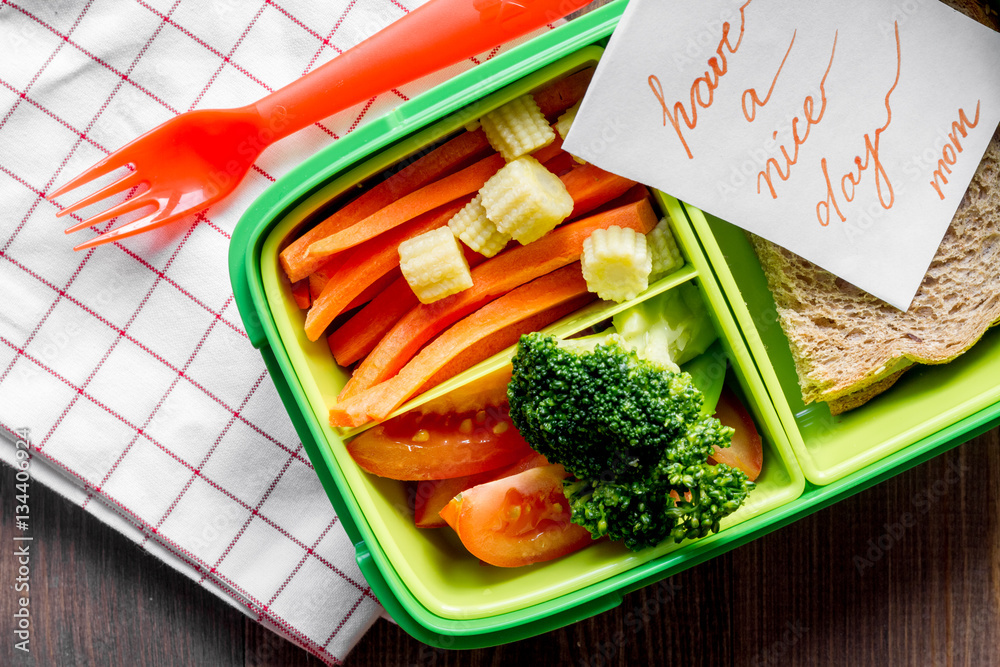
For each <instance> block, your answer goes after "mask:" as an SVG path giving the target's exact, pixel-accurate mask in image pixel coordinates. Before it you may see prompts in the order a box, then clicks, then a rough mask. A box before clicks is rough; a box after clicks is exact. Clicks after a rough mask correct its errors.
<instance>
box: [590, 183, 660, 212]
mask: <svg viewBox="0 0 1000 667" xmlns="http://www.w3.org/2000/svg"><path fill="white" fill-rule="evenodd" d="M643 199H650V194H649V188H647V187H646V186H645V185H642V184H641V183H637V184H635V185H633V186H632V187H630V188H629V189H628V190H626V191H625V194H623V195H621V196H619V197H615V198H614V199H612V200H611V201H609V202H608V203H606V204H601V205H600V206H598V207H597V208H595V209H594V210H593V211H591V215H593V214H595V213H603V212H604V211H610V210H611V209H613V208H618V207H619V206H627V205H628V204H634V203H636V202H637V201H642V200H643Z"/></svg>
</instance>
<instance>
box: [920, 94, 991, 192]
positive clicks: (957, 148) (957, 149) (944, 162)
mask: <svg viewBox="0 0 1000 667" xmlns="http://www.w3.org/2000/svg"><path fill="white" fill-rule="evenodd" d="M981 102H982V100H976V117H975V119H974V120H969V117H968V116H966V115H965V109H959V110H958V120H955V121H952V122H951V132H950V133H949V134H948V143H946V144H945V145H944V148H942V149H941V159H940V160H938V166H937V169H935V170H934V180H933V181H931V187H932V188H934V190H935V191H936V192H937V193H938V197H940V198H941V199H944V192H943V191H942V190H941V186H942V185H948V177H947V176H946V175H945V172H947V173H949V174H950V173H951V165H953V164H955V162H956V161H957V160H958V153H961V152H962V142H961V141H959V140H958V135H959V133H961V134H962V138H963V139H965V137H966V136H967V135H968V134H969V129H970V128H974V127H975V126H976V125H979V105H980V103H981ZM949 149H950V150H951V154H950V155H949V153H948V151H949ZM939 181H940V182H939Z"/></svg>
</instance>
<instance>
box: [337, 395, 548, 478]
mask: <svg viewBox="0 0 1000 667" xmlns="http://www.w3.org/2000/svg"><path fill="white" fill-rule="evenodd" d="M347 451H348V452H349V453H350V454H351V456H352V457H353V458H354V460H355V462H357V464H358V465H359V466H361V467H362V468H363V469H365V470H367V471H368V472H370V473H372V474H374V475H379V476H380V477H389V478H391V479H399V480H411V481H418V480H426V479H451V478H453V477H464V476H466V475H475V474H476V473H481V472H485V471H487V470H493V469H496V468H499V467H501V466H505V465H509V464H511V463H514V462H515V461H517V460H518V459H520V458H522V457H524V456H527V455H528V454H530V453H531V452H532V450H531V448H530V447H529V446H528V443H526V442H525V441H524V438H522V437H521V434H520V433H518V431H517V429H516V428H515V427H514V425H513V424H512V423H511V421H510V408H509V407H508V406H507V405H501V406H497V407H486V408H483V409H482V410H475V411H471V412H465V413H461V414H454V413H452V414H445V415H437V414H426V415H421V414H419V413H417V412H408V413H406V414H404V415H400V416H399V417H396V418H395V419H390V420H389V421H387V422H383V423H382V424H379V425H378V426H375V427H373V428H371V429H370V430H368V431H365V432H364V433H362V434H361V435H359V436H358V437H357V438H355V439H353V440H351V441H350V442H349V443H347Z"/></svg>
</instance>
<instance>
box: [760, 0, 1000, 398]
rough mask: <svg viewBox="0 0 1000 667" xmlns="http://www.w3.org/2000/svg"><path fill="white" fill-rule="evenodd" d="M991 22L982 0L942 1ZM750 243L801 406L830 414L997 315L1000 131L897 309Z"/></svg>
mask: <svg viewBox="0 0 1000 667" xmlns="http://www.w3.org/2000/svg"><path fill="white" fill-rule="evenodd" d="M947 4H949V5H951V6H953V7H955V8H956V9H958V10H959V11H962V12H963V13H965V14H967V15H968V16H971V17H972V18H974V19H976V20H978V21H980V22H981V23H984V24H986V25H989V26H991V27H993V28H994V29H996V28H997V27H998V22H997V14H996V12H995V11H993V10H992V9H991V8H990V7H989V5H987V4H986V3H985V2H976V1H975V0H967V1H964V2H963V1H956V2H948V3H947ZM750 236H751V241H752V243H753V245H754V249H755V250H756V252H757V256H758V257H759V258H760V262H761V266H762V267H763V268H764V272H765V274H766V275H767V280H768V285H769V287H770V288H771V292H772V294H773V295H774V301H775V304H776V306H777V311H778V320H779V322H780V323H781V327H782V329H783V330H784V332H785V335H786V336H787V337H788V341H789V345H790V347H791V351H792V356H793V358H794V359H795V367H796V370H797V371H798V376H799V386H800V387H801V389H802V398H803V399H804V400H805V402H806V403H811V402H813V401H826V402H827V403H829V405H830V411H831V412H832V413H833V414H840V413H841V412H844V411H846V410H851V409H853V408H856V407H858V406H859V405H861V404H863V403H865V402H866V401H868V400H869V399H871V398H872V397H873V396H875V395H877V394H879V393H881V392H883V391H885V390H886V389H888V388H889V387H891V386H892V384H893V383H894V382H895V381H896V380H897V379H898V378H899V377H900V376H901V375H902V374H903V372H905V371H906V370H907V369H908V368H909V367H911V366H912V364H913V363H923V364H939V363H945V362H948V361H951V360H952V359H954V358H955V357H956V356H958V355H960V354H961V353H963V352H965V351H966V350H968V349H969V348H970V347H971V346H972V345H973V344H974V343H975V342H976V341H977V340H979V338H980V337H981V336H982V335H983V333H984V332H985V331H986V330H987V329H988V328H990V327H991V326H992V325H993V324H996V323H997V321H998V320H1000V130H998V131H997V133H996V134H994V135H993V139H992V141H991V142H990V145H989V147H988V148H987V150H986V154H985V155H984V157H983V160H982V162H981V163H980V165H979V169H978V171H977V172H976V175H975V177H973V179H972V183H971V184H970V185H969V189H968V190H967V191H966V193H965V197H964V198H963V200H962V203H961V204H960V205H959V207H958V211H957V212H956V213H955V217H954V219H953V220H952V223H951V226H950V227H949V229H948V231H947V233H946V234H945V236H944V240H943V241H942V242H941V246H940V248H939V249H938V253H937V255H936V256H935V257H934V260H933V261H932V262H931V266H930V268H929V269H928V271H927V275H926V276H925V277H924V281H923V283H922V284H921V286H920V289H919V291H918V292H917V295H916V297H915V298H914V299H913V303H912V305H911V306H910V308H909V310H907V311H906V312H905V313H904V312H901V311H899V310H897V309H895V308H893V307H892V306H890V305H889V304H887V303H885V302H884V301H881V300H880V299H877V298H876V297H873V296H871V295H870V294H868V293H867V292H863V291H862V290H860V289H858V288H856V287H854V286H853V285H850V284H848V283H846V282H845V281H843V280H841V279H839V278H837V277H836V276H834V275H833V274H831V273H829V272H827V271H825V270H823V269H821V268H819V267H818V266H816V265H815V264H813V263H811V262H808V261H806V260H804V259H802V258H801V257H799V256H798V255H796V254H794V253H792V252H789V251H788V250H785V249H784V248H781V247H779V246H776V245H774V244H773V243H770V242H769V241H765V240H764V239H761V238H759V237H756V236H753V235H750Z"/></svg>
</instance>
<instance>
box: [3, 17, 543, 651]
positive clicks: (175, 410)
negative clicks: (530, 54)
mask: <svg viewBox="0 0 1000 667" xmlns="http://www.w3.org/2000/svg"><path fill="white" fill-rule="evenodd" d="M419 4H420V2H419V1H417V2H414V0H405V2H400V1H398V0H333V1H332V2H320V1H318V0H309V1H308V2H305V1H303V2H296V3H286V2H280V1H277V2H276V1H274V0H253V1H244V0H210V1H208V2H204V1H203V2H198V1H196V0H88V1H87V2H68V1H65V0H14V1H11V2H7V1H4V2H3V3H2V4H0V202H2V204H0V211H2V218H0V297H2V301H3V304H2V307H0V433H3V435H5V436H6V438H0V459H2V460H4V461H6V462H7V463H15V462H16V456H17V444H16V440H17V434H18V433H21V434H22V435H24V434H26V435H27V441H29V442H30V454H31V460H30V462H29V463H30V472H31V474H32V475H33V477H34V479H35V480H37V481H38V482H40V483H43V484H46V485H48V486H51V487H52V488H54V489H56V490H57V491H59V492H60V493H62V494H63V495H65V496H67V497H68V498H70V499H71V500H73V501H74V502H78V503H79V504H80V505H81V506H83V507H84V508H85V509H86V510H87V511H88V512H91V513H92V514H94V515H95V516H97V517H99V518H100V519H102V520H103V521H106V522H107V523H109V524H111V525H113V526H114V527H115V528H117V529H118V530H120V531H121V532H122V533H124V534H126V535H127V536H129V538H130V539H133V540H134V541H136V542H137V543H139V544H140V545H141V546H142V547H143V548H144V549H146V550H147V551H149V552H150V553H153V554H155V555H156V556H157V557H159V558H162V559H163V560H164V561H166V562H168V563H170V564H171V565H172V566H173V567H175V568H176V569H177V570H179V571H180V572H183V573H184V574H185V575H187V576H189V577H191V578H192V579H195V580H196V581H198V582H199V583H200V584H202V585H203V586H205V587H206V588H208V589H210V590H212V591H214V592H216V593H217V594H218V595H220V596H221V597H223V598H225V599H227V600H229V601H230V602H231V603H232V604H234V605H236V606H238V607H239V608H241V609H243V610H244V611H245V612H246V613H247V614H249V615H251V616H252V617H253V618H255V619H257V620H259V621H260V622H261V623H263V624H265V625H266V626H267V627H269V628H271V629H273V630H275V631H276V632H279V633H281V634H283V635H284V636H286V637H288V638H290V639H291V640H292V641H294V642H296V643H298V644H299V645H301V646H303V647H304V648H306V649H307V650H309V651H310V652H312V653H314V654H315V655H317V656H319V657H320V658H321V659H322V660H324V661H325V662H327V663H330V664H336V663H338V662H339V661H340V660H341V659H343V657H344V656H345V655H346V654H347V653H348V651H349V650H350V649H351V647H352V646H353V645H354V644H355V643H356V641H357V640H358V638H359V637H360V636H361V635H362V634H363V633H364V632H365V630H366V629H367V628H368V627H370V625H371V624H372V623H373V621H374V620H375V618H376V617H377V616H378V614H379V613H380V607H379V605H378V602H377V601H376V599H375V597H374V596H373V595H372V592H371V590H370V588H369V587H368V585H367V583H366V582H365V581H364V579H363V578H362V576H361V574H360V572H359V571H358V569H357V566H356V564H355V561H354V549H353V547H352V545H351V544H350V542H349V541H348V539H347V537H346V535H345V533H344V532H343V530H342V528H341V527H340V526H339V525H338V523H337V517H336V516H335V515H334V512H333V510H332V508H331V507H330V503H329V501H328V499H327V497H326V494H325V493H324V491H323V489H322V487H321V486H320V483H319V480H318V479H317V477H316V474H315V472H314V471H313V469H312V466H311V465H310V463H309V460H308V459H307V457H306V454H305V452H304V450H303V449H302V446H301V444H300V443H299V441H298V438H297V437H296V434H295V432H294V430H293V429H292V426H291V423H290V421H289V419H288V417H287V415H286V413H285V410H284V408H283V407H282V405H281V402H280V401H279V399H278V396H277V394H276V392H275V390H274V388H273V386H272V384H271V381H270V379H269V378H268V374H267V371H266V370H265V368H264V364H263V361H262V359H261V357H260V355H259V353H258V352H257V351H256V350H254V349H253V348H252V347H251V346H250V344H249V342H248V340H247V336H246V334H245V332H244V330H243V327H242V325H241V322H240V318H239V315H238V314H237V311H236V307H235V305H234V303H233V297H232V290H231V288H230V283H229V275H228V270H227V248H228V244H229V240H230V235H231V233H232V230H233V228H234V227H235V225H236V222H237V220H238V219H239V216H240V214H241V213H242V212H243V211H244V210H245V209H246V208H247V207H248V206H249V205H250V203H251V202H252V201H253V200H254V198H255V197H257V196H258V195H259V194H260V193H261V192H262V191H263V190H264V189H265V188H266V187H267V186H268V185H269V184H271V183H272V182H274V180H275V179H276V178H278V177H280V176H281V175H282V174H284V173H286V172H287V171H289V170H290V169H291V168H292V167H294V166H295V165H296V164H298V163H299V162H300V161H301V160H303V159H304V158H306V157H307V156H309V155H310V154H312V153H314V152H315V151H316V150H318V149H320V148H322V147H324V146H327V145H329V144H330V143H331V142H335V141H336V140H337V138H338V137H341V136H343V135H344V134H346V133H348V132H350V131H351V130H353V129H355V128H356V127H358V126H359V125H361V124H363V123H364V122H365V120H367V119H371V118H377V117H379V116H380V115H382V114H384V113H385V112H387V111H389V110H391V109H392V108H394V107H395V106H397V105H398V104H399V103H400V102H402V101H403V100H406V99H409V98H410V97H412V96H413V95H416V94H417V93H419V92H420V91H422V90H425V89H427V88H429V87H431V86H432V85H433V84H435V83H437V82H440V81H442V80H444V79H446V78H448V77H450V76H453V75H455V74H456V73H458V72H460V71H463V70H465V69H468V68H469V67H473V66H474V65H475V64H476V63H478V62H480V61H482V60H484V59H488V58H491V57H493V56H494V55H496V53H497V52H498V51H499V49H497V50H494V51H493V52H491V53H488V54H483V55H482V56H480V57H478V58H473V59H470V60H469V61H467V62H465V63H462V64H460V65H456V66H455V67H452V68H450V69H448V70H445V71H443V72H441V73H438V74H436V75H432V76H431V77H428V78H426V79H423V80H421V81H418V82H415V83H413V84H410V85H407V86H403V87H401V88H399V89H397V90H393V91H392V92H390V93H387V94H385V95H381V96H379V97H378V98H375V99H373V100H371V101H369V102H368V103H366V104H363V105H360V106H358V107H356V108H353V109H350V110H348V111H345V112H343V113H341V114H338V115H336V116H333V117H331V118H329V119H327V120H325V121H323V122H322V123H318V124H316V125H314V126H312V127H309V128H307V129H305V130H303V131H302V132H300V133H298V134H296V135H294V136H293V137H290V138H288V139H286V140H284V141H282V142H280V143H279V144H277V145H275V146H273V147H271V148H270V149H268V150H267V151H265V153H264V154H263V155H262V156H261V158H260V160H259V161H258V163H257V165H256V166H255V167H254V168H253V169H252V170H251V172H250V173H249V175H248V176H247V178H246V180H245V181H244V183H243V184H242V185H241V186H240V187H239V189H238V190H237V191H236V192H235V193H234V194H233V195H231V196H230V198H229V199H227V200H226V201H224V202H222V203H221V204H219V205H216V206H213V207H212V208H211V209H209V210H208V211H207V212H205V213H204V214H201V215H199V216H198V217H197V220H196V222H194V224H191V223H190V222H182V223H179V224H175V225H172V226H169V227H168V228H165V229H161V230H158V231H156V232H153V233H150V234H145V235H142V236H138V237H135V238H132V239H127V240H125V241H122V242H120V243H117V244H114V245H106V246H103V247H99V248H96V249H94V250H90V251H87V252H83V253H74V252H73V251H72V250H71V247H72V245H75V244H76V243H79V242H81V241H82V240H84V239H86V238H90V237H92V236H93V235H94V234H95V233H96V232H95V231H94V230H93V229H91V230H86V231H82V232H79V233H78V234H75V235H73V236H69V237H67V236H65V235H64V234H63V232H62V230H63V229H64V228H65V227H67V226H68V225H69V224H71V223H72V222H74V221H79V220H82V219H83V217H82V216H81V215H73V216H70V217H67V218H64V219H60V220H57V219H56V218H55V214H56V213H57V212H58V211H59V210H60V208H61V207H62V205H63V204H66V203H68V202H70V201H73V200H74V198H75V197H76V196H79V195H77V194H76V193H73V194H70V195H69V196H65V197H63V198H62V200H61V203H53V202H49V201H47V200H46V199H44V197H43V195H44V194H45V193H46V192H49V191H51V190H53V189H54V187H56V186H58V185H59V184H61V183H63V182H65V181H66V180H68V179H69V178H70V177H72V176H73V175H75V174H76V173H79V172H80V171H82V170H83V169H85V168H86V167H88V166H90V165H91V164H93V163H94V162H96V161H97V160H98V159H100V158H102V157H104V156H105V155H107V154H108V153H110V152H112V151H113V150H115V149H117V148H119V147H120V146H122V145H124V144H125V143H127V142H128V141H130V140H131V139H133V138H135V137H137V136H138V135H140V134H142V133H143V132H145V131H147V130H149V129H150V128H152V127H154V126H156V125H158V124H159V123H161V122H163V121H164V120H166V119H168V118H170V117H171V116H174V115H176V114H179V113H182V112H185V111H188V110H190V109H195V108H211V107H233V106H241V105H243V104H246V103H248V102H252V101H254V100H256V99H258V98H260V97H263V96H264V95H266V94H267V93H268V92H270V91H273V90H275V89H277V88H279V87H281V86H282V85H284V84H286V83H288V82H290V81H292V80H294V79H295V78H297V77H299V76H302V75H303V74H305V73H307V72H309V71H310V70H312V69H313V68H315V67H316V66H318V65H319V64H322V63H323V62H325V61H326V60H328V59H330V58H332V57H335V56H336V55H337V53H340V52H342V51H343V50H345V49H347V48H349V47H351V46H352V45H354V44H355V43H357V42H359V41H360V40H362V39H363V38H365V37H366V36H368V35H370V34H372V33H374V32H376V31H377V30H378V29H380V28H381V27H383V26H385V25H387V24H388V23H390V22H391V21H393V20H395V19H398V18H400V17H401V16H403V15H404V14H405V13H406V12H407V11H408V10H410V9H412V8H415V7H416V6H418V5H419ZM550 27H551V26H550ZM504 48H507V47H504ZM113 201H114V200H112V202H113ZM104 206H106V204H102V205H98V206H96V207H92V208H90V209H87V210H85V211H84V212H83V213H84V214H90V213H93V212H96V211H97V210H100V209H102V208H103V207H104ZM133 217H134V216H133ZM124 219H125V218H123V220H124ZM106 226H107V225H102V228H105V227H106ZM24 429H26V430H27V431H24ZM25 528H26V530H25V534H30V515H29V516H28V518H27V520H26V521H25Z"/></svg>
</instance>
